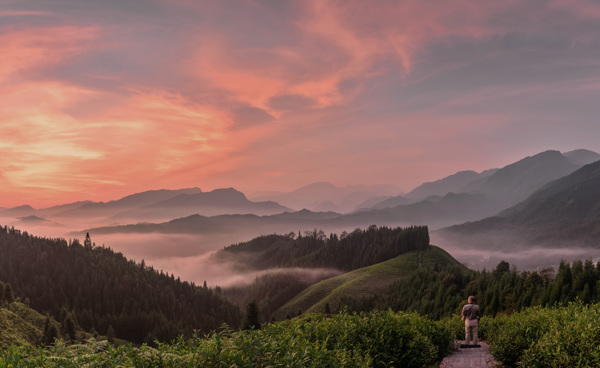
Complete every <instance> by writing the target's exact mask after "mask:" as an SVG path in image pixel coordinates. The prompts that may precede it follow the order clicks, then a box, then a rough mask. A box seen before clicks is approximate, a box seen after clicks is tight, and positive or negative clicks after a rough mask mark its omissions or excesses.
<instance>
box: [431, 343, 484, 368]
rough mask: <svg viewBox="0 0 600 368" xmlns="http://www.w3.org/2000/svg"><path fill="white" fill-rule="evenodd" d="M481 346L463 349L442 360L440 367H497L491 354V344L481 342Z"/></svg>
mask: <svg viewBox="0 0 600 368" xmlns="http://www.w3.org/2000/svg"><path fill="white" fill-rule="evenodd" d="M479 344H480V345H481V347H480V348H468V349H461V348H458V350H457V351H456V352H455V353H454V354H452V355H448V356H447V357H445V358H444V360H442V363H441V364H440V368H478V367H495V366H496V362H495V360H494V357H492V354H490V349H489V346H488V345H487V344H486V343H484V342H480V343H479Z"/></svg>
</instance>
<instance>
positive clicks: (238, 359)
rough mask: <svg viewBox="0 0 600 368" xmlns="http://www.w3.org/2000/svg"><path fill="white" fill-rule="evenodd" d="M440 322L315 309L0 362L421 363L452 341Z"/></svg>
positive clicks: (13, 355) (22, 350)
mask: <svg viewBox="0 0 600 368" xmlns="http://www.w3.org/2000/svg"><path fill="white" fill-rule="evenodd" d="M452 342H453V336H452V333H451V331H450V330H449V329H448V328H447V327H446V326H445V325H444V324H443V323H439V322H434V321H431V320H429V319H427V318H425V317H421V316H418V315H416V314H408V313H393V312H391V311H386V312H382V311H375V312H370V313H360V314H348V313H342V314H339V315H334V316H332V317H331V318H326V317H324V316H323V315H320V314H314V315H305V316H301V317H299V318H296V319H293V320H290V321H284V322H279V323H272V324H268V325H264V326H263V328H262V329H261V330H249V331H240V332H233V331H231V330H229V329H224V330H223V331H221V332H220V333H215V334H213V335H211V336H205V337H201V336H194V337H193V338H190V339H187V340H183V339H179V340H177V341H174V342H173V343H172V344H158V346H157V347H156V348H151V347H149V346H147V345H142V346H141V347H133V346H131V345H126V346H120V347H113V346H112V345H107V344H106V342H105V341H104V342H97V341H95V340H90V341H89V342H88V343H87V344H85V345H73V346H67V345H64V344H61V343H59V344H56V345H55V346H54V347H52V348H49V349H38V350H34V349H30V348H26V347H12V348H10V349H8V350H5V351H2V352H0V368H2V367H28V366H35V367H116V366H120V367H232V366H237V367H266V366H283V367H389V366H395V367H427V366H430V365H432V364H435V363H437V362H439V361H440V360H441V358H442V357H443V356H444V355H446V354H447V353H448V352H449V351H450V348H451V346H452Z"/></svg>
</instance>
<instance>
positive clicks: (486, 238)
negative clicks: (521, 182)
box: [438, 162, 600, 248]
mask: <svg viewBox="0 0 600 368" xmlns="http://www.w3.org/2000/svg"><path fill="white" fill-rule="evenodd" d="M438 233H439V235H440V236H442V237H443V238H444V239H446V240H448V241H450V242H452V243H454V244H461V246H463V247H478V248H494V247H511V248H516V247H520V246H523V245H529V246H544V247H548V246H568V247H576V246H591V247H600V162H595V163H593V164H589V165H586V166H584V167H582V168H580V169H579V170H577V171H575V172H574V173H572V174H570V175H568V176H566V177H563V178H560V179H558V180H556V181H553V182H551V183H549V184H547V185H546V186H544V187H543V188H542V189H540V190H538V191H537V192H536V193H534V194H533V195H531V196H530V197H529V198H527V199H526V200H525V201H523V202H521V203H519V204H518V205H516V206H514V207H511V208H509V209H507V210H505V211H502V212H501V213H500V214H499V215H497V216H495V217H489V218H486V219H483V220H480V221H475V222H471V223H466V224H462V225H456V226H452V227H448V228H445V229H441V230H440V231H439V232H438Z"/></svg>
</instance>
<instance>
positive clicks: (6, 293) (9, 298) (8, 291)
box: [2, 283, 15, 304]
mask: <svg viewBox="0 0 600 368" xmlns="http://www.w3.org/2000/svg"><path fill="white" fill-rule="evenodd" d="M2 294H3V298H2V299H3V301H4V302H5V303H6V304H11V303H12V302H14V301H15V296H14V295H13V291H12V288H11V287H10V284H8V283H7V284H4V287H3V292H2Z"/></svg>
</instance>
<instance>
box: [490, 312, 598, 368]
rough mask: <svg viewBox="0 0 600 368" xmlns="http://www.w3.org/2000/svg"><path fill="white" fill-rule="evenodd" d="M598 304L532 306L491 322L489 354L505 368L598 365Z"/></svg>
mask: <svg viewBox="0 0 600 368" xmlns="http://www.w3.org/2000/svg"><path fill="white" fill-rule="evenodd" d="M598 320H600V305H599V304H596V305H592V306H585V305H583V304H582V303H579V302H576V303H570V304H569V305H568V306H567V307H557V306H555V307H545V308H539V307H532V308H528V309H525V310H523V311H521V312H519V313H514V314H512V315H510V316H499V317H497V318H495V319H494V321H493V323H492V324H491V328H490V339H489V340H490V351H491V352H492V354H493V355H494V358H496V360H498V361H500V362H501V363H502V364H504V365H505V366H510V367H513V366H519V367H598V366H600V326H598Z"/></svg>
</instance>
